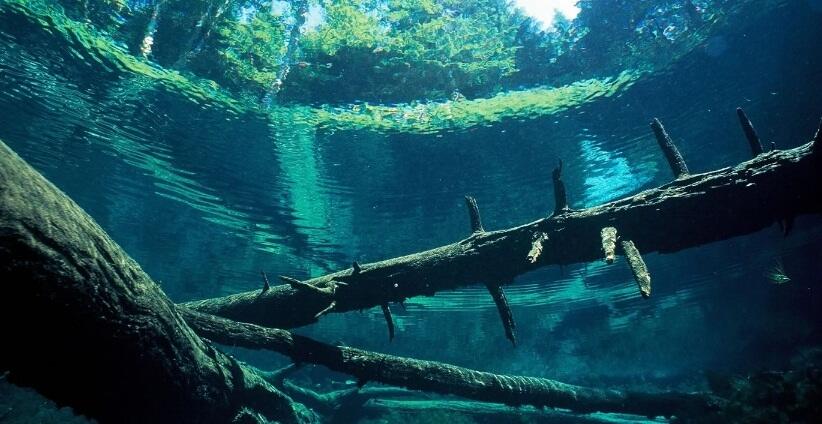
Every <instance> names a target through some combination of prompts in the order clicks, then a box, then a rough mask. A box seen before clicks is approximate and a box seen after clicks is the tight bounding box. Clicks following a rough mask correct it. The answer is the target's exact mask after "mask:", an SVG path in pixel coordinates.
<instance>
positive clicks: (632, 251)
mask: <svg viewBox="0 0 822 424" xmlns="http://www.w3.org/2000/svg"><path fill="white" fill-rule="evenodd" d="M622 251H623V252H625V257H626V258H627V259H628V266H630V267H631V273H632V274H634V281H636V284H637V286H639V294H641V295H642V297H645V298H648V297H650V296H651V274H650V273H649V272H648V267H647V266H646V265H645V261H644V260H642V255H640V254H639V250H638V249H637V248H636V246H635V245H634V242H632V241H631V240H625V241H623V242H622Z"/></svg>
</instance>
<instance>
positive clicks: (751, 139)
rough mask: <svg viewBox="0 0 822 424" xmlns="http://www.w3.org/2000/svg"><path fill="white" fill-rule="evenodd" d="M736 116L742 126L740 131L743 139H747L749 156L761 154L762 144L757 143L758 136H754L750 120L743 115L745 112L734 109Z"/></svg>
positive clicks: (739, 108) (740, 109)
mask: <svg viewBox="0 0 822 424" xmlns="http://www.w3.org/2000/svg"><path fill="white" fill-rule="evenodd" d="M736 116H738V117H739V124H740V125H742V131H744V132H745V138H747V139H748V144H749V145H750V146H751V155H753V157H757V156H759V155H761V154H762V152H763V150H762V142H761V141H759V136H758V135H757V134H756V130H755V129H754V127H753V124H752V123H751V120H750V119H748V115H745V111H744V110H742V108H741V107H738V108H736Z"/></svg>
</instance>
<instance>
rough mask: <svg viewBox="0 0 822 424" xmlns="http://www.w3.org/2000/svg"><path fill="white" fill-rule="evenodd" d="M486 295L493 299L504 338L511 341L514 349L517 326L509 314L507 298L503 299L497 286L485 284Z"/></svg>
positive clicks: (503, 295)
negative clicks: (503, 330)
mask: <svg viewBox="0 0 822 424" xmlns="http://www.w3.org/2000/svg"><path fill="white" fill-rule="evenodd" d="M485 287H487V288H488V293H490V294H491V298H493V299H494V303H495V304H496V305H497V311H498V312H499V318H500V319H501V320H502V327H503V328H504V329H505V338H506V339H508V340H510V341H511V344H513V345H514V347H516V346H517V324H516V323H515V322H514V314H513V313H512V312H511V307H510V306H509V305H508V298H507V297H505V292H504V291H503V290H502V286H500V285H499V284H486V285H485Z"/></svg>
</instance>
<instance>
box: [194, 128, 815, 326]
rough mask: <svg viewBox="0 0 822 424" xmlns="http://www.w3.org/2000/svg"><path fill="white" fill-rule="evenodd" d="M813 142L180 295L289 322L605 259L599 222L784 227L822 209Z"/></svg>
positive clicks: (662, 234) (649, 245) (669, 227)
mask: <svg viewBox="0 0 822 424" xmlns="http://www.w3.org/2000/svg"><path fill="white" fill-rule="evenodd" d="M817 138H819V136H817ZM816 144H817V145H819V144H822V141H816ZM818 150H820V148H819V147H818V146H817V147H816V148H814V142H811V143H808V144H805V145H803V146H800V147H797V148H795V149H790V150H784V151H773V152H769V153H765V154H760V155H758V156H756V157H755V158H754V159H752V160H750V161H748V162H744V163H742V164H740V165H738V166H736V167H733V168H724V169H720V170H717V171H713V172H708V173H704V174H698V175H687V174H686V173H682V174H681V175H682V176H681V177H680V178H679V179H677V180H675V181H672V182H671V183H668V184H666V185H664V186H662V187H659V188H656V189H651V190H646V191H643V192H641V193H638V194H636V195H634V196H631V197H628V198H625V199H621V200H617V201H614V202H611V203H607V204H604V205H601V206H597V207H593V208H589V209H584V210H567V209H560V210H559V211H558V214H556V215H554V216H551V217H549V218H545V219H540V220H538V221H535V222H532V223H530V224H525V225H522V226H519V227H515V228H511V229H507V230H501V231H492V232H484V231H475V232H473V233H472V234H471V235H470V236H469V237H468V238H466V239H464V240H461V241H459V242H456V243H453V244H449V245H446V246H442V247H438V248H435V249H431V250H427V251H424V252H419V253H415V254H411V255H408V256H403V257H398V258H393V259H387V260H384V261H380V262H375V263H371V264H362V265H357V266H356V267H355V268H349V269H344V270H340V271H338V272H335V273H332V274H328V275H324V276H320V277H317V278H312V279H310V280H307V281H304V282H302V283H300V282H295V281H290V283H291V284H284V285H280V286H275V287H271V289H270V290H265V291H261V290H256V291H249V292H245V293H239V294H234V295H230V296H225V297H220V298H214V299H206V300H200V301H194V302H188V303H185V304H184V305H185V306H186V307H188V308H190V309H193V310H197V311H200V312H205V313H210V314H214V315H219V316H223V317H226V318H230V319H233V320H237V321H243V322H249V323H255V324H260V325H263V326H267V327H276V328H293V327H299V326H302V325H306V324H310V323H312V322H314V321H316V319H317V318H318V317H319V316H321V315H322V314H324V313H327V312H346V311H351V310H357V309H365V308H370V307H374V306H380V305H385V304H387V303H389V302H401V301H403V300H405V299H406V298H409V297H414V296H420V295H433V294H434V293H436V292H438V291H442V290H451V289H455V288H457V287H461V286H465V285H468V284H486V285H491V286H493V285H497V284H500V283H510V282H511V281H512V280H513V279H514V277H516V276H518V275H521V274H523V273H525V272H528V271H531V270H533V269H535V268H538V267H542V266H546V265H551V264H560V265H561V264H569V263H576V262H584V261H593V260H597V259H604V254H603V251H602V244H601V240H602V238H601V231H602V229H604V228H606V227H613V228H616V230H617V233H618V235H619V237H620V238H621V239H623V240H630V241H632V242H633V243H634V245H635V246H636V248H637V249H638V250H639V252H641V253H647V252H663V253H665V252H675V251H678V250H682V249H685V248H689V247H694V246H699V245H702V244H706V243H710V242H714V241H718V240H724V239H728V238H731V237H735V236H740V235H745V234H750V233H753V232H755V231H759V230H761V229H763V228H766V227H768V226H770V225H772V224H773V223H774V222H775V221H776V222H780V223H783V222H784V223H785V224H786V225H785V227H784V228H786V229H789V228H790V224H791V222H792V220H793V217H794V216H796V215H800V214H808V213H820V212H822V184H820V181H822V166H820V162H822V160H820V156H822V154H820V153H819V152H818ZM555 179H557V178H555ZM472 216H474V213H472ZM476 216H477V218H476V219H473V218H472V219H473V220H475V221H477V222H476V223H474V224H472V229H474V230H476V229H477V228H480V229H481V228H482V225H481V224H480V223H479V218H478V217H479V215H478V212H476ZM741 217H744V219H742V218H741ZM648 290H650V288H648Z"/></svg>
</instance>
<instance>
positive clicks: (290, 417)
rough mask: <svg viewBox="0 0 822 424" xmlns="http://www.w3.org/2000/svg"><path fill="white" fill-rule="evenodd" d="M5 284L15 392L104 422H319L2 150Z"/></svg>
mask: <svg viewBox="0 0 822 424" xmlns="http://www.w3.org/2000/svg"><path fill="white" fill-rule="evenodd" d="M0 275H2V276H3V278H2V281H3V282H2V293H3V294H2V295H0V334H2V335H3V348H2V349H0V370H4V371H8V373H7V374H4V375H6V378H7V379H8V380H9V381H10V382H12V383H15V384H19V385H24V386H30V387H33V388H35V389H37V390H38V391H39V392H41V393H42V394H43V395H45V396H47V397H49V398H51V399H52V400H54V401H56V402H57V403H58V404H61V405H69V406H71V407H73V408H74V409H75V411H77V412H78V413H81V414H84V415H87V416H90V417H93V418H95V419H97V420H98V421H100V422H114V423H150V422H155V423H165V422H174V423H230V422H235V421H237V422H244V423H246V422H249V423H254V422H268V421H271V420H279V421H281V422H284V423H304V422H311V421H314V418H312V414H310V413H308V412H306V411H301V410H299V409H296V406H299V405H297V404H295V403H293V402H292V401H291V400H290V399H289V398H288V397H287V396H286V395H284V394H283V393H282V392H280V391H279V390H277V389H276V388H274V387H273V386H272V385H270V384H269V383H267V382H266V381H265V380H264V379H262V378H261V377H260V376H258V375H257V374H256V373H255V372H254V371H253V370H251V369H250V368H248V367H246V366H244V365H243V364H240V363H238V362H237V361H236V360H234V359H232V358H230V357H228V356H226V355H224V354H222V353H221V352H219V351H216V350H214V349H213V348H212V347H211V346H210V345H209V344H207V343H205V342H204V341H203V340H202V339H200V337H198V336H197V335H196V334H195V333H194V332H193V331H192V330H191V329H190V328H189V327H188V326H187V325H186V324H185V322H184V321H183V320H182V318H181V317H180V315H179V314H178V313H177V312H176V307H175V305H174V304H173V303H172V302H171V301H170V300H169V299H168V298H167V297H166V296H165V294H163V292H162V291H161V290H160V288H159V287H158V286H157V285H156V284H155V283H154V282H153V281H152V280H151V279H150V278H149V277H148V275H146V274H145V273H144V272H143V271H142V270H141V269H140V267H139V265H137V263H136V262H134V260H132V259H131V258H129V257H128V255H126V254H125V253H124V252H123V250H122V249H120V247H119V246H118V245H117V244H116V243H114V242H113V241H112V240H111V239H110V238H109V237H108V236H107V235H106V234H105V232H104V231H103V230H102V229H101V228H100V227H99V226H98V225H97V224H96V223H95V222H94V221H93V220H92V219H91V217H89V216H88V215H87V214H86V213H85V212H83V211H82V210H81V209H80V207H79V206H77V204H75V203H74V202H72V201H71V200H70V199H69V198H68V197H66V196H65V195H64V194H63V193H62V192H60V191H59V190H58V189H57V188H56V187H54V186H53V185H52V184H51V183H49V182H48V181H46V180H45V179H44V178H43V177H42V176H41V175H40V174H38V173H37V172H36V171H35V170H33V169H32V168H31V167H30V166H28V165H27V164H26V163H25V162H24V161H23V160H22V159H20V157H18V156H17V155H16V154H14V153H13V152H12V151H11V150H10V149H9V148H8V147H7V146H6V145H5V144H3V143H2V142H0ZM21 311H23V312H22V313H21Z"/></svg>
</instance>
